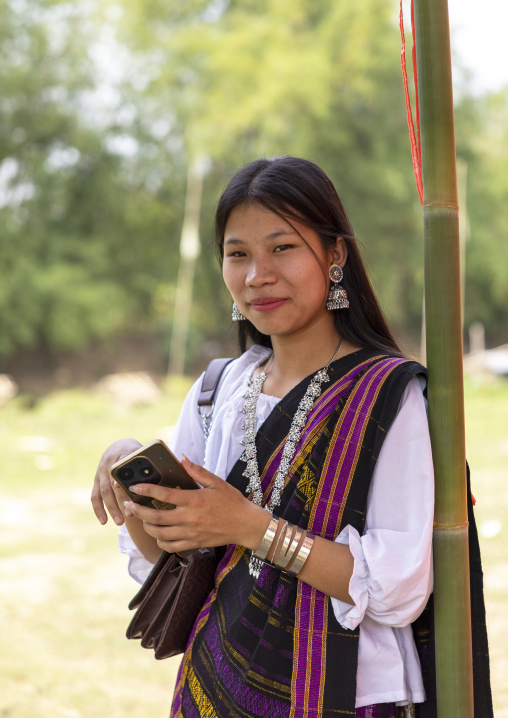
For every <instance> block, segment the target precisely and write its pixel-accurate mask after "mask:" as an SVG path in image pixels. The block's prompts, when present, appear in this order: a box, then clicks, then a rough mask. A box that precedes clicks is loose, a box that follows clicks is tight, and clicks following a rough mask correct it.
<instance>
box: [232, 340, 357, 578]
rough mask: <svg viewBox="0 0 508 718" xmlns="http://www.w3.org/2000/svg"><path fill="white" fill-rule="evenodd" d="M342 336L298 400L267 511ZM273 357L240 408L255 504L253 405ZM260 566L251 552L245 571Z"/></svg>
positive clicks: (258, 499) (259, 492)
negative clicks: (247, 567) (242, 416)
mask: <svg viewBox="0 0 508 718" xmlns="http://www.w3.org/2000/svg"><path fill="white" fill-rule="evenodd" d="M342 343H343V340H342V339H341V342H340V344H339V346H338V347H337V349H336V351H335V353H334V355H333V356H332V358H331V359H330V361H329V362H328V364H327V365H326V366H324V367H323V368H322V369H320V370H319V371H318V372H316V374H314V376H313V377H312V379H311V381H310V384H309V386H308V387H307V391H306V392H305V394H304V396H303V398H302V400H301V401H300V403H299V405H298V409H297V410H296V412H295V415H294V417H293V421H292V422H291V427H290V429H289V433H288V437H287V439H286V443H285V444H284V449H283V451H282V458H281V461H280V464H279V468H278V469H277V474H276V476H275V482H274V485H273V490H272V495H271V497H270V501H269V502H268V503H267V504H266V505H265V506H264V507H263V508H264V509H265V510H266V511H269V512H270V513H272V512H273V510H274V509H275V508H276V507H277V506H278V505H279V504H280V495H281V491H282V489H283V488H284V485H285V482H286V476H287V473H288V471H289V467H290V465H291V462H292V460H293V457H294V455H295V451H296V446H297V444H298V442H299V440H300V436H301V434H302V431H303V427H304V426H305V422H306V421H307V415H308V414H309V412H310V410H311V409H312V407H313V406H314V403H315V401H316V399H317V397H318V396H319V395H320V394H321V385H322V384H323V383H325V382H328V381H330V377H329V376H328V368H329V366H330V364H331V363H332V361H333V360H334V359H335V358H336V357H337V355H338V353H339V352H340V350H341V349H342ZM272 361H273V354H271V355H270V358H269V359H268V361H267V363H266V365H265V367H264V369H263V371H262V372H261V374H258V376H257V377H255V378H254V379H251V380H250V382H249V390H248V392H247V394H245V395H244V397H243V398H244V399H245V405H244V407H243V409H242V413H243V414H245V421H244V422H243V424H242V429H243V430H244V431H245V435H244V438H243V439H242V442H241V443H242V445H243V446H244V447H245V449H244V451H243V453H242V455H241V457H240V458H241V460H242V461H245V463H246V464H247V466H246V468H245V471H244V472H243V476H245V477H246V478H248V479H249V483H248V486H247V488H246V489H245V493H246V494H250V493H252V501H253V503H255V504H257V505H258V506H261V505H262V501H263V489H262V488H261V478H260V476H259V466H258V455H257V449H256V408H257V404H258V399H259V395H260V394H261V390H262V388H263V384H264V383H265V380H266V370H267V369H268V367H269V366H270V364H271V363H272ZM262 566H263V562H262V561H261V560H260V559H257V558H254V556H251V558H250V561H249V572H250V574H251V576H254V577H255V578H257V577H258V576H259V572H260V571H261V568H262Z"/></svg>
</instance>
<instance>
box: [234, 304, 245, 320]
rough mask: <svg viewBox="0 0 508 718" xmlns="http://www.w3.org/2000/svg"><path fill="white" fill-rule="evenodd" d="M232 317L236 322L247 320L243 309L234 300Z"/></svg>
mask: <svg viewBox="0 0 508 718" xmlns="http://www.w3.org/2000/svg"><path fill="white" fill-rule="evenodd" d="M231 319H232V320H233V321H234V322H244V321H245V317H244V316H243V314H242V313H241V311H240V310H239V309H238V307H237V306H236V302H233V312H232V314H231Z"/></svg>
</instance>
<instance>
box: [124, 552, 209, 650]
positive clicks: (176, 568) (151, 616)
mask: <svg viewBox="0 0 508 718" xmlns="http://www.w3.org/2000/svg"><path fill="white" fill-rule="evenodd" d="M216 566H217V562H216V560H215V555H214V553H213V552H210V551H208V550H204V551H201V550H200V551H195V552H194V553H193V554H192V555H191V556H187V557H186V558H181V557H180V556H178V554H176V553H167V551H163V553H162V554H161V556H160V558H159V560H158V561H157V563H156V564H155V566H154V567H153V569H152V571H151V573H150V575H149V576H148V578H147V579H146V581H145V583H144V584H143V586H142V587H141V590H140V591H139V592H138V593H137V594H136V595H135V596H134V598H133V599H132V601H131V602H130V603H129V608H130V609H134V608H137V611H136V613H135V615H134V617H133V619H132V621H131V622H130V624H129V626H128V628H127V638H137V639H141V645H142V646H143V648H153V650H154V652H155V658H157V659H158V660H161V659H162V658H169V657H170V656H176V655H177V654H179V653H183V652H184V651H185V648H186V646H187V642H188V640H189V636H190V633H191V631H192V627H193V625H194V622H195V620H196V618H197V616H198V613H199V611H200V609H201V607H202V606H203V604H204V602H205V601H206V599H207V598H208V595H209V594H210V592H211V591H212V589H213V586H214V576H215V569H216Z"/></svg>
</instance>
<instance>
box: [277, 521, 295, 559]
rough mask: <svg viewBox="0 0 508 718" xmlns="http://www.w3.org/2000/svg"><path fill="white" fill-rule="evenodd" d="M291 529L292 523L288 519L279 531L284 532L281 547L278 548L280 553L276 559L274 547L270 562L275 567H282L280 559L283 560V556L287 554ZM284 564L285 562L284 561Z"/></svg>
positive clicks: (291, 533)
mask: <svg viewBox="0 0 508 718" xmlns="http://www.w3.org/2000/svg"><path fill="white" fill-rule="evenodd" d="M293 529H294V526H293V524H290V523H289V521H288V522H287V524H286V526H285V527H284V528H283V529H282V531H281V533H283V534H284V541H283V542H282V548H281V550H280V553H279V555H278V556H277V561H276V560H275V557H276V552H277V549H275V551H274V554H273V556H272V563H273V565H274V566H275V567H276V568H282V566H281V561H284V556H285V555H286V554H287V551H288V548H289V544H290V543H291V536H292V535H293ZM284 565H286V564H285V563H284Z"/></svg>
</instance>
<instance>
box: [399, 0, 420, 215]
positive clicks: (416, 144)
mask: <svg viewBox="0 0 508 718" xmlns="http://www.w3.org/2000/svg"><path fill="white" fill-rule="evenodd" d="M411 30H412V34H413V51H412V61H413V75H414V85H415V109H416V132H415V127H414V122H413V112H412V110H411V98H410V96H409V87H408V81H407V67H406V37H405V35H404V14H403V11H402V0H400V37H401V40H402V47H401V50H400V65H401V68H402V79H403V81H404V94H405V96H406V112H407V125H408V128H409V139H410V141H411V157H412V159H413V171H414V173H415V180H416V189H417V190H418V196H419V197H420V202H421V203H422V204H423V181H422V149H421V143H420V110H419V105H418V73H417V68H416V41H415V20H414V4H413V0H411Z"/></svg>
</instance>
